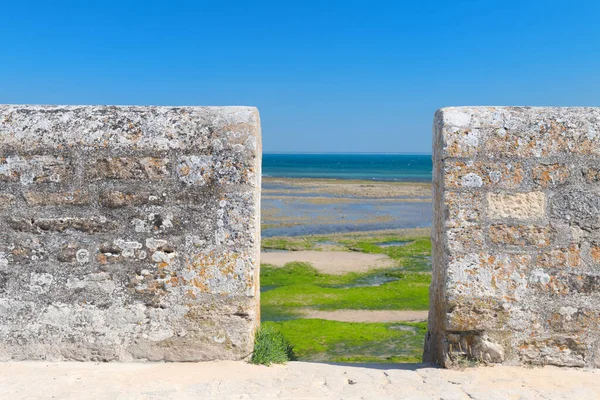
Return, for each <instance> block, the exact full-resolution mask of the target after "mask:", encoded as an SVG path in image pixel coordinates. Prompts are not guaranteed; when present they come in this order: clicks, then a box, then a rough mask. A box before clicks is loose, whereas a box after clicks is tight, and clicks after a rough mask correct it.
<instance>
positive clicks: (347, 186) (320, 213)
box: [261, 178, 432, 237]
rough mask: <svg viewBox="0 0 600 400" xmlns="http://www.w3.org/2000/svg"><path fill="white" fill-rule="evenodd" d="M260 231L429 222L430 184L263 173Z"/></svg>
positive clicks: (425, 224)
mask: <svg viewBox="0 0 600 400" xmlns="http://www.w3.org/2000/svg"><path fill="white" fill-rule="evenodd" d="M261 208H262V210H261V213H262V236H263V237H273V236H304V235H316V234H333V233H340V232H360V231H379V230H389V229H402V228H426V227H430V226H431V221H432V212H431V184H430V183H424V182H378V181H364V180H363V181H361V180H336V179H307V178H298V179H289V178H264V179H263V182H262V200H261Z"/></svg>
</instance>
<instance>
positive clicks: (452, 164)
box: [424, 107, 600, 367]
mask: <svg viewBox="0 0 600 400" xmlns="http://www.w3.org/2000/svg"><path fill="white" fill-rule="evenodd" d="M434 213H435V222H434V229H433V233H432V240H433V256H434V262H433V281H432V285H431V312H430V319H429V333H428V336H427V339H426V346H425V356H424V358H425V360H426V361H434V362H437V363H439V364H441V365H444V366H453V365H457V364H458V365H463V364H464V363H467V364H468V363H470V362H485V363H505V364H553V365H559V366H590V367H599V366H600V325H599V322H600V109H595V108H527V107H522V108H521V107H499V108H496V107H472V108H471V107H465V108H446V109H442V110H439V111H438V112H437V113H436V116H435V123H434Z"/></svg>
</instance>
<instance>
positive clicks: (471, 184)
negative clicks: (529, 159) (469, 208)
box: [444, 161, 524, 189]
mask: <svg viewBox="0 0 600 400" xmlns="http://www.w3.org/2000/svg"><path fill="white" fill-rule="evenodd" d="M445 172H446V176H445V178H444V179H445V184H446V186H447V187H449V188H452V187H456V188H480V187H494V188H505V189H508V188H517V187H519V185H520V184H521V182H522V181H523V174H524V171H523V167H522V166H521V164H520V163H518V162H512V163H510V162H509V163H494V162H489V163H483V162H478V161H467V162H464V161H448V162H447V163H446V168H445Z"/></svg>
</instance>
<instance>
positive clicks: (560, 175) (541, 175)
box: [532, 164, 571, 187]
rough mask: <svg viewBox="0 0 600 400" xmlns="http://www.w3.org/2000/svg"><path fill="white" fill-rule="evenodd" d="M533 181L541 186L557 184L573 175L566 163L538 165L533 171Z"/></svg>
mask: <svg viewBox="0 0 600 400" xmlns="http://www.w3.org/2000/svg"><path fill="white" fill-rule="evenodd" d="M532 175H533V181H534V182H535V183H537V184H538V185H540V186H543V187H547V186H557V185H561V184H563V183H565V182H566V181H567V179H569V177H570V176H571V171H570V170H569V167H568V166H567V165H564V164H549V165H538V166H536V167H534V168H533V171H532Z"/></svg>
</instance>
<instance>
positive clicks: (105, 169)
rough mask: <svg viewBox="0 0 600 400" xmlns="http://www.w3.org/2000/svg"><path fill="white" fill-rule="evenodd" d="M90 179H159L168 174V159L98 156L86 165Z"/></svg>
mask: <svg viewBox="0 0 600 400" xmlns="http://www.w3.org/2000/svg"><path fill="white" fill-rule="evenodd" d="M87 171H88V174H89V177H90V179H142V180H149V181H154V180H160V179H164V178H166V177H167V176H168V175H169V160H168V159H164V158H158V157H107V158H100V159H98V160H96V161H95V163H94V164H93V165H90V166H89V167H88V170H87Z"/></svg>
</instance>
